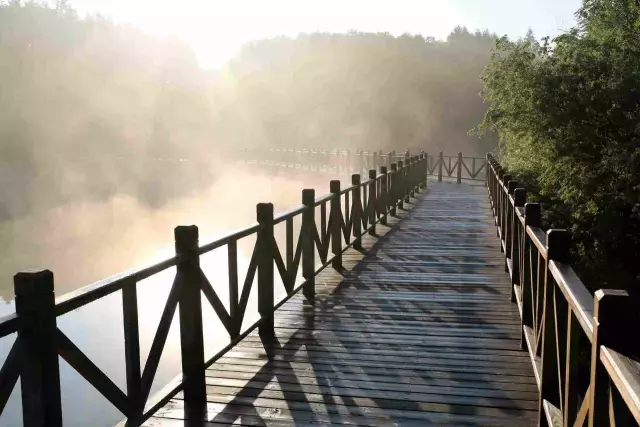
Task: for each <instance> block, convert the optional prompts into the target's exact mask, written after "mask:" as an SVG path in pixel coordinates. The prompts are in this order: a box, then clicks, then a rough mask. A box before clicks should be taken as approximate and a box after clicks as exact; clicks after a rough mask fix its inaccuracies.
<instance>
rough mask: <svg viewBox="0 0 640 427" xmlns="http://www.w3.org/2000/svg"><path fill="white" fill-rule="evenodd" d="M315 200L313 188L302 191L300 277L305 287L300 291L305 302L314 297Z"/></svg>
mask: <svg viewBox="0 0 640 427" xmlns="http://www.w3.org/2000/svg"><path fill="white" fill-rule="evenodd" d="M315 199H316V191H315V190H314V189H313V188H308V189H304V190H302V204H303V205H305V206H306V207H307V209H306V210H305V211H304V212H303V213H302V230H301V231H300V232H301V233H304V239H303V241H302V245H303V246H302V276H303V277H304V279H305V285H304V288H303V289H302V293H303V294H304V296H305V298H306V299H307V301H310V302H313V301H314V300H315V295H316V281H315V274H314V273H315V263H316V254H315V250H314V249H315V244H314V243H313V238H314V233H315V228H316V224H315V208H314V206H313V205H314V204H315Z"/></svg>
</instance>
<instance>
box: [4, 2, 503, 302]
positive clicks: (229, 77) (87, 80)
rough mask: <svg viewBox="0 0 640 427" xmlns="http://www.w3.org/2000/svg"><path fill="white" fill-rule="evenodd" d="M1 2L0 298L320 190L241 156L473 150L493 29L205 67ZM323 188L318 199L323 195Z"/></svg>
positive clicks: (310, 46)
mask: <svg viewBox="0 0 640 427" xmlns="http://www.w3.org/2000/svg"><path fill="white" fill-rule="evenodd" d="M56 4H57V6H55V7H53V6H47V5H46V3H42V2H40V3H36V2H20V1H11V2H2V1H0V182H2V185H1V186H0V239H1V241H2V250H1V254H0V255H2V256H1V257H0V275H1V276H0V279H1V280H2V282H0V283H1V284H0V296H1V297H2V298H3V299H5V300H10V299H11V295H12V292H11V288H12V284H11V276H12V275H13V274H14V273H15V272H17V271H19V270H22V269H24V268H33V267H36V268H49V269H51V270H53V271H54V273H55V274H56V288H57V289H58V292H59V293H60V292H66V291H69V290H71V289H74V288H76V287H78V286H80V285H82V284H86V283H89V282H91V281H93V280H97V279H100V278H102V277H105V276H108V275H111V274H114V273H117V272H118V271H121V270H123V269H125V268H130V267H133V266H135V265H138V264H140V263H143V262H146V261H147V260H150V259H153V258H154V257H155V256H157V255H158V254H160V253H162V252H163V250H164V249H163V248H169V249H170V248H171V247H172V238H173V236H172V230H173V227H175V226H176V225H179V224H191V223H194V224H197V225H199V226H200V227H201V228H202V233H201V234H202V235H203V236H206V235H211V236H214V235H220V234H222V233H223V232H224V231H225V230H229V229H232V228H237V227H242V226H245V225H247V224H249V223H250V222H253V221H254V219H255V209H254V206H253V205H254V204H255V203H257V202H259V201H272V202H274V203H275V205H276V211H277V210H279V209H281V208H282V209H283V208H285V207H287V206H291V205H293V204H296V203H298V202H299V197H300V195H299V191H300V190H301V189H302V188H303V187H311V186H318V187H319V188H320V189H327V187H328V178H326V177H324V178H320V177H313V176H312V175H309V174H308V175H306V176H300V177H297V178H295V179H292V178H291V176H285V175H281V176H272V175H266V176H265V175H263V174H262V172H259V171H248V170H246V169H245V170H244V171H239V170H238V169H237V167H236V165H234V164H233V162H231V161H229V160H228V159H227V160H225V152H226V151H227V150H228V149H231V148H242V147H257V146H261V147H281V148H303V147H305V148H336V147H339V148H349V149H365V150H379V149H382V150H391V149H396V150H400V149H407V148H408V149H412V150H415V151H419V150H426V151H429V152H436V151H439V150H443V151H445V152H446V153H456V152H457V151H463V152H464V153H465V155H476V156H482V155H483V154H484V152H485V151H487V150H489V149H491V148H492V147H493V146H494V144H495V140H494V139H493V138H492V137H491V136H488V137H487V138H486V139H485V140H479V139H477V138H475V137H471V136H469V135H468V134H467V131H468V129H470V128H472V127H473V126H475V125H476V124H477V123H478V122H479V121H481V119H482V117H483V114H484V112H485V109H486V107H485V106H484V105H483V104H482V101H481V99H480V97H479V96H478V92H479V91H480V89H481V82H480V80H479V78H478V76H479V75H480V73H481V72H482V70H483V69H484V67H485V65H486V64H487V62H488V60H489V56H490V49H491V48H492V46H493V43H494V40H495V35H493V34H491V33H490V32H488V31H482V32H480V31H476V32H470V31H468V30H467V29H465V28H457V29H456V30H455V31H453V32H452V33H451V35H450V36H449V37H448V38H447V39H446V40H435V39H433V38H429V37H426V36H422V35H404V36H401V37H394V36H391V35H389V34H386V33H385V34H382V33H377V34H373V33H357V32H354V33H350V34H325V33H322V34H307V35H300V36H298V37H297V38H286V37H280V38H273V39H269V40H260V41H255V42H252V43H250V44H248V45H246V46H245V47H244V48H243V49H241V51H240V52H238V54H237V55H236V56H235V57H234V58H233V59H232V60H231V61H230V62H229V63H228V64H227V65H226V66H225V67H223V68H222V69H221V70H218V71H205V70H202V69H200V68H199V67H198V64H197V61H196V58H195V55H194V53H193V51H192V50H191V48H190V47H189V46H188V45H187V44H186V43H184V42H182V41H181V40H179V39H177V38H175V37H168V38H158V37H154V36H151V35H149V34H146V33H144V32H142V31H140V30H137V29H135V28H133V27H129V26H126V25H116V24H114V23H112V22H111V21H110V20H109V19H108V18H104V17H100V16H90V17H86V18H81V17H79V16H78V15H77V14H76V12H75V11H73V10H72V9H71V8H70V7H68V6H67V5H66V3H65V2H64V1H62V2H56ZM322 192H323V191H321V190H319V191H318V193H319V194H321V193H322Z"/></svg>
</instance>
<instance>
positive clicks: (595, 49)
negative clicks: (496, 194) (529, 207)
mask: <svg viewBox="0 0 640 427" xmlns="http://www.w3.org/2000/svg"><path fill="white" fill-rule="evenodd" d="M577 16H578V19H579V26H578V27H577V28H575V29H572V30H571V31H569V32H567V33H566V34H563V35H561V36H559V37H557V38H556V39H555V40H553V43H550V42H549V41H548V40H545V41H544V43H543V44H542V45H537V44H535V43H532V42H531V40H522V41H519V42H512V41H509V40H507V39H500V40H499V41H498V42H497V44H496V49H495V51H494V53H493V56H492V60H491V64H490V65H489V67H488V68H487V70H486V72H485V75H484V77H483V80H484V84H485V89H484V91H483V96H484V98H485V99H486V100H487V101H488V102H489V103H490V107H489V110H488V112H487V114H486V116H485V120H484V122H483V123H482V124H481V125H480V126H479V130H480V131H481V132H482V131H485V130H493V131H496V132H497V133H498V134H499V138H500V144H499V145H500V149H499V151H500V156H501V159H502V162H503V163H504V164H505V166H506V167H507V168H508V169H509V170H510V171H511V172H512V173H513V174H515V175H517V176H518V178H519V179H520V180H521V181H525V182H526V183H527V184H528V186H529V188H530V189H533V190H534V191H535V193H536V194H537V196H538V197H539V198H540V199H542V200H543V201H544V203H545V205H546V206H547V207H548V208H549V209H548V211H547V212H548V213H547V218H546V219H547V221H548V223H549V225H551V226H554V227H566V228H570V229H571V231H572V233H573V236H574V239H575V243H576V248H577V249H576V253H575V255H576V258H577V260H579V261H580V263H581V264H580V265H581V276H582V278H583V280H585V281H586V282H588V283H589V284H590V285H591V286H592V287H594V288H596V287H604V286H611V287H614V286H630V284H631V283H636V284H637V282H638V280H639V279H640V265H639V263H638V259H639V258H638V256H639V255H640V174H639V172H640V140H639V136H640V36H639V35H640V6H639V5H638V2H637V1H635V0H587V1H585V2H584V5H583V7H582V8H581V9H580V10H579V11H578V13H577Z"/></svg>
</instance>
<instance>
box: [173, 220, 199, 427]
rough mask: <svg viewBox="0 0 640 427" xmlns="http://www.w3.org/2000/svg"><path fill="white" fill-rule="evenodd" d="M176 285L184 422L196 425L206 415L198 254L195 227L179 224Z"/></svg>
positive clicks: (176, 245)
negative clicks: (178, 259) (178, 294)
mask: <svg viewBox="0 0 640 427" xmlns="http://www.w3.org/2000/svg"><path fill="white" fill-rule="evenodd" d="M174 237H175V250H176V255H177V256H182V257H184V259H183V260H181V261H180V262H179V263H178V265H177V267H176V270H177V276H178V281H179V286H180V297H179V300H178V303H179V306H180V310H179V312H180V349H181V359H182V382H183V386H184V402H185V408H184V411H185V412H184V415H185V419H186V420H187V421H188V424H187V425H194V426H195V425H199V423H202V421H203V420H206V416H207V387H206V383H205V368H204V342H203V332H202V299H201V295H202V291H201V289H202V286H201V280H202V279H201V277H200V274H201V272H200V257H199V255H198V227H196V226H195V225H190V226H179V227H176V228H175V230H174Z"/></svg>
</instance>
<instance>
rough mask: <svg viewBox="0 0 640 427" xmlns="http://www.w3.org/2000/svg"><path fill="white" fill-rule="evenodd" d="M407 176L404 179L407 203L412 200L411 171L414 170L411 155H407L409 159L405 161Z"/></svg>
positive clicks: (405, 200)
mask: <svg viewBox="0 0 640 427" xmlns="http://www.w3.org/2000/svg"><path fill="white" fill-rule="evenodd" d="M404 169H405V176H406V179H405V181H404V202H405V203H409V201H410V200H411V199H410V197H411V184H412V180H411V173H412V170H413V160H412V159H411V157H407V161H406V163H405V167H404Z"/></svg>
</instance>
